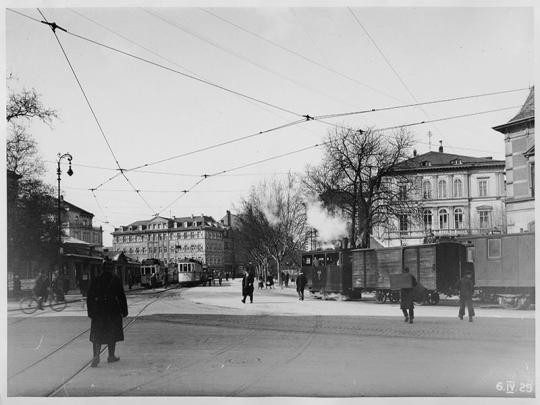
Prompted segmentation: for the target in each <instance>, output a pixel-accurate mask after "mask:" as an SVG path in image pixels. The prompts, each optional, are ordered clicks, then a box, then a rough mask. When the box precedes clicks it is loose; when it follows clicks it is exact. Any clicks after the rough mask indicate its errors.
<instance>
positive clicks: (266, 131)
mask: <svg viewBox="0 0 540 405" xmlns="http://www.w3.org/2000/svg"><path fill="white" fill-rule="evenodd" d="M305 121H308V119H301V120H296V121H292V122H288V123H286V124H283V125H279V126H277V127H273V128H270V129H266V130H264V131H259V132H256V133H253V134H250V135H245V136H241V137H239V138H234V139H230V140H228V141H225V142H220V143H217V144H214V145H210V146H205V147H203V148H199V149H195V150H193V151H190V152H185V153H181V154H178V155H174V156H171V157H168V158H164V159H161V160H156V161H154V162H150V163H145V164H143V165H140V166H136V167H133V168H131V169H127V170H128V171H133V170H137V169H142V168H143V167H150V166H153V165H156V164H159V163H164V162H168V161H170V160H174V159H178V158H181V157H185V156H189V155H194V154H196V153H200V152H204V151H207V150H211V149H215V148H218V147H221V146H225V145H229V144H231V143H235V142H239V141H243V140H246V139H249V138H253V137H255V136H259V135H263V134H267V133H269V132H273V131H277V130H279V129H283V128H287V127H292V126H294V125H298V124H300V123H302V122H305Z"/></svg>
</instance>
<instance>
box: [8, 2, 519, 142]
mask: <svg viewBox="0 0 540 405" xmlns="http://www.w3.org/2000/svg"><path fill="white" fill-rule="evenodd" d="M7 10H9V11H11V12H13V13H16V14H19V15H21V16H23V17H26V18H28V19H31V20H33V21H36V22H39V23H41V21H39V20H37V19H35V18H33V17H31V16H28V15H26V14H23V13H20V12H18V11H15V10H12V9H9V8H8V9H7ZM66 33H67V34H69V35H72V36H75V37H77V38H80V39H82V40H85V41H88V42H91V43H93V44H95V45H98V46H103V47H105V48H107V49H109V50H112V51H115V52H118V53H121V54H123V55H126V56H130V57H132V58H135V59H137V60H140V61H143V62H145V63H149V64H152V65H155V66H157V67H160V68H163V69H166V70H169V71H172V72H175V73H178V74H180V75H183V76H186V77H189V78H192V79H194V80H198V81H202V82H203V83H206V84H209V85H212V86H215V87H218V88H220V89H223V90H225V91H228V92H231V93H234V94H237V95H239V96H241V97H245V98H247V99H252V100H254V101H256V102H259V103H261V104H266V105H269V106H270V107H273V108H276V109H278V110H281V111H284V112H287V113H290V114H293V115H296V116H299V117H306V115H302V114H299V113H296V112H292V111H289V110H286V109H283V108H281V107H277V106H274V105H271V104H268V103H266V102H264V101H261V100H258V99H254V98H252V97H250V96H247V95H244V94H242V93H239V92H236V91H234V90H230V89H227V88H224V87H223V86H220V85H216V84H214V83H211V82H208V81H206V80H202V79H200V78H197V77H192V76H190V75H186V74H185V73H182V72H179V71H176V70H174V69H171V68H168V67H166V66H163V65H160V64H158V63H155V62H152V61H149V60H147V59H144V58H142V57H139V56H136V55H133V54H131V53H129V52H125V51H122V50H119V49H117V48H114V47H111V46H108V45H105V44H102V43H100V42H97V41H94V40H92V39H89V38H86V37H83V36H81V35H78V34H74V33H71V32H69V31H67V32H66ZM523 90H528V88H526V89H525V88H523V89H513V90H504V91H497V92H490V93H483V94H476V95H472V96H463V97H455V98H452V99H442V100H440V101H439V100H433V101H428V102H419V103H414V104H406V105H401V106H393V107H385V108H378V109H370V110H363V111H354V112H346V113H337V114H327V115H319V116H314V117H312V118H314V120H315V121H319V122H323V123H324V124H326V125H329V126H334V127H335V126H338V125H337V124H333V123H328V122H324V121H322V119H325V118H334V117H341V116H347V115H355V114H364V113H368V112H375V111H384V110H391V109H397V108H405V107H413V106H418V105H423V104H434V103H437V102H446V101H454V100H464V99H468V98H475V97H483V96H490V95H496V94H504V93H511V92H517V91H523ZM301 121H303V120H301ZM301 121H299V122H301ZM430 121H431V120H430ZM426 122H428V121H426ZM338 127H339V126H338ZM341 128H346V127H341ZM261 132H263V131H261Z"/></svg>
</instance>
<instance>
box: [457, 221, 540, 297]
mask: <svg viewBox="0 0 540 405" xmlns="http://www.w3.org/2000/svg"><path fill="white" fill-rule="evenodd" d="M457 240H458V241H460V242H461V243H462V244H463V245H464V246H465V248H466V249H467V260H468V261H469V262H470V263H473V264H474V269H475V289H476V290H477V291H478V293H479V295H480V297H481V298H482V299H483V300H484V301H497V302H499V303H500V304H509V305H510V306H514V307H521V306H526V305H527V304H530V303H534V296H535V266H534V262H535V258H534V256H535V246H534V244H535V234H534V233H525V232H524V233H518V234H494V235H482V236H480V235H469V236H463V237H459V238H457Z"/></svg>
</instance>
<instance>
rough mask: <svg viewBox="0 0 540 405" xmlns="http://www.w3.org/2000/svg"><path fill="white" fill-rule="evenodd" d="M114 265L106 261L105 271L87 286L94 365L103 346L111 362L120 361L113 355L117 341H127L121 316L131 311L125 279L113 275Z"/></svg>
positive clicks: (96, 363)
mask: <svg viewBox="0 0 540 405" xmlns="http://www.w3.org/2000/svg"><path fill="white" fill-rule="evenodd" d="M112 267H113V266H112V264H111V263H107V262H105V263H104V264H103V271H102V272H101V274H100V275H99V276H98V277H97V278H96V279H94V280H93V281H92V282H91V284H90V288H89V289H88V298H87V308H88V316H89V317H90V319H91V320H92V321H91V326H90V341H91V342H92V344H93V354H94V357H93V360H92V367H97V365H98V363H99V352H100V351H101V345H102V344H106V345H107V346H108V349H109V357H108V358H107V361H108V362H109V363H112V362H115V361H118V360H120V358H119V357H116V356H115V355H114V352H115V349H116V342H119V341H123V340H124V331H123V329H122V317H126V316H127V314H128V307H127V301H126V295H125V294H124V288H123V286H122V281H121V280H120V279H119V278H118V277H117V276H116V275H114V274H112Z"/></svg>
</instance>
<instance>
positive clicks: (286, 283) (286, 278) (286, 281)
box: [285, 273, 289, 288]
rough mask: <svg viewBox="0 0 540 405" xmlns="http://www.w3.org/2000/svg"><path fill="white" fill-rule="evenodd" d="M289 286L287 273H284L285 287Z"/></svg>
mask: <svg viewBox="0 0 540 405" xmlns="http://www.w3.org/2000/svg"><path fill="white" fill-rule="evenodd" d="M288 287H289V273H285V288H288Z"/></svg>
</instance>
